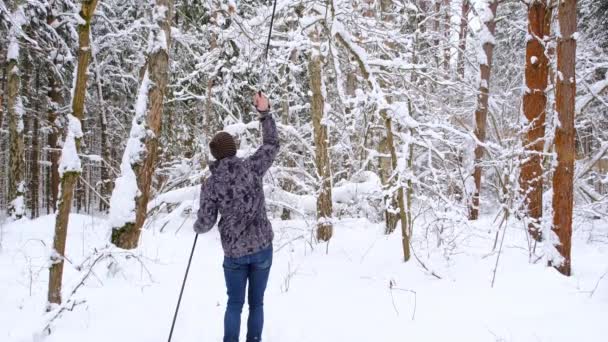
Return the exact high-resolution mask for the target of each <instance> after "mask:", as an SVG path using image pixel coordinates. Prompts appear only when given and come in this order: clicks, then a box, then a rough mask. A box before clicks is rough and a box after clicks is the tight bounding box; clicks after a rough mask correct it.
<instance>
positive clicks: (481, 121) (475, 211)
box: [469, 0, 498, 220]
mask: <svg viewBox="0 0 608 342" xmlns="http://www.w3.org/2000/svg"><path fill="white" fill-rule="evenodd" d="M497 8H498V0H486V2H485V3H484V4H483V6H482V9H481V10H480V16H481V20H482V22H483V24H482V25H481V32H479V39H480V44H481V50H480V51H479V56H478V59H479V69H480V76H481V77H480V82H479V95H478V97H477V109H476V110H475V136H476V137H477V140H478V141H479V142H481V143H483V142H485V140H486V121H487V116H488V100H489V97H490V73H491V72H492V57H493V54H494V45H495V44H496V40H495V38H494V33H495V31H496V21H495V18H496V9H497ZM483 155H484V147H483V146H481V145H480V144H477V145H476V146H475V170H474V171H473V180H474V183H475V187H474V189H473V194H472V198H471V199H470V203H469V219H471V220H477V218H478V217H479V193H480V191H481V173H482V167H481V162H482V159H483Z"/></svg>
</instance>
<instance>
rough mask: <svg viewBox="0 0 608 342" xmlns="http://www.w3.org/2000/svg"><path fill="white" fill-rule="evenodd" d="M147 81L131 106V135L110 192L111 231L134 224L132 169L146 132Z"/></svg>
mask: <svg viewBox="0 0 608 342" xmlns="http://www.w3.org/2000/svg"><path fill="white" fill-rule="evenodd" d="M150 83H151V81H150V78H149V75H148V71H146V73H145V75H144V78H143V80H142V83H141V86H140V88H139V93H138V96H137V102H136V103H135V116H134V117H133V121H132V123H131V132H130V134H129V140H127V146H126V148H125V152H124V154H123V156H122V162H121V164H120V176H119V177H118V178H117V179H116V182H115V187H114V191H112V197H111V198H110V218H109V222H110V225H111V226H112V227H117V228H118V227H122V226H124V225H125V224H126V223H130V222H135V199H136V198H137V196H138V195H139V193H140V191H139V187H138V185H137V176H136V175H135V172H134V171H133V165H135V164H137V163H139V162H140V161H141V158H142V155H143V153H144V152H145V148H146V146H145V145H144V139H145V137H146V134H147V130H146V127H145V125H146V121H145V120H146V111H147V107H148V90H149V87H150Z"/></svg>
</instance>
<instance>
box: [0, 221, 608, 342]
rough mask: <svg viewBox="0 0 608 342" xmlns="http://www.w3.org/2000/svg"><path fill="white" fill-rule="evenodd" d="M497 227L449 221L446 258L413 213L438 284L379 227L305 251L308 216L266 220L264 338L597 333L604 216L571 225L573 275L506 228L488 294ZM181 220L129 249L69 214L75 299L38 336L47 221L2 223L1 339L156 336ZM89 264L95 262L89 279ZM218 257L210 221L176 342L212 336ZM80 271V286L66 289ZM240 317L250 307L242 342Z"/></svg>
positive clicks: (187, 233)
mask: <svg viewBox="0 0 608 342" xmlns="http://www.w3.org/2000/svg"><path fill="white" fill-rule="evenodd" d="M492 221H493V216H485V217H482V219H481V220H480V221H479V222H477V223H475V224H474V225H472V226H470V227H465V226H460V227H456V231H455V233H456V234H457V236H459V237H460V244H462V245H463V246H462V247H460V248H458V249H457V250H456V251H454V253H453V254H452V255H451V257H450V258H449V259H446V258H444V257H443V256H441V255H440V254H439V253H438V251H437V250H436V249H435V247H434V244H431V245H427V244H426V243H425V242H424V234H425V231H426V229H427V228H428V227H427V226H426V225H422V222H424V220H422V219H421V220H420V221H419V222H421V223H420V224H421V225H420V226H417V227H416V228H415V234H416V235H415V237H414V241H413V242H412V246H413V247H414V248H415V249H414V251H415V252H416V255H417V257H418V258H420V259H421V261H422V262H424V263H425V265H426V266H427V268H428V269H429V270H430V271H432V272H433V273H435V274H436V275H438V276H440V277H441V279H437V278H436V277H434V276H432V275H431V274H430V272H429V271H426V270H424V269H423V268H422V267H421V266H420V264H419V263H418V262H417V261H416V260H415V259H412V260H410V261H409V262H407V263H403V262H402V261H401V236H400V233H399V232H398V231H397V232H395V233H393V234H392V235H390V236H385V235H384V234H383V233H382V230H383V226H382V225H376V224H371V223H370V222H368V221H366V220H363V219H348V218H345V219H341V220H339V219H335V220H334V221H333V223H334V237H333V239H332V241H331V243H330V244H329V245H326V244H316V243H313V244H312V245H311V244H310V243H309V239H310V236H311V235H310V234H311V231H310V229H311V228H312V227H311V226H310V224H312V222H310V223H307V222H305V221H301V220H294V221H279V220H274V221H273V225H274V229H275V232H276V239H275V244H274V246H275V256H274V262H273V267H272V269H271V275H270V280H269V284H268V287H267V292H266V296H265V311H266V319H265V321H266V323H265V328H264V329H265V330H264V340H265V341H269V342H281V341H289V342H310V341H315V342H335V341H352V342H369V341H382V342H392V341H395V342H397V341H403V340H404V339H407V340H412V341H422V342H427V341H428V342H434V341H446V340H450V341H471V342H477V341H479V342H486V341H517V342H536V341H552V342H570V341H572V340H580V341H585V342H602V341H604V340H605V336H606V334H607V333H608V327H606V324H605V317H606V313H607V303H608V281H607V279H603V280H602V278H601V277H602V275H605V272H606V270H607V269H608V261H607V260H608V248H607V247H606V245H605V244H601V243H590V242H589V241H592V240H593V239H590V237H592V235H594V236H602V235H604V236H605V234H608V224H607V223H606V222H602V221H592V222H582V221H578V224H577V225H576V226H575V234H574V241H573V242H574V244H573V251H574V252H575V257H574V259H573V267H574V268H573V269H574V271H575V272H574V275H573V276H572V277H570V278H567V277H563V276H561V275H559V274H558V273H557V272H556V271H555V270H553V269H552V268H548V267H546V266H545V264H544V261H540V262H538V263H535V264H531V263H529V261H528V252H527V247H526V246H527V242H526V238H525V235H524V232H523V229H522V228H521V226H522V225H521V223H519V222H511V223H510V225H509V229H508V230H507V236H506V239H505V248H504V250H503V251H502V255H501V259H500V263H499V267H498V272H497V278H496V283H495V286H494V287H493V288H492V287H490V281H491V275H492V270H493V268H494V264H495V254H492V253H490V248H491V245H492V243H493V239H494V234H488V229H487V227H488V226H492V225H493V223H492ZM182 222H183V221H182V220H176V222H175V223H171V224H170V225H169V226H168V227H167V228H166V230H165V232H164V233H160V232H159V224H152V225H151V226H150V229H146V230H144V231H143V232H142V239H141V246H140V247H139V248H138V249H137V250H135V251H133V254H131V253H130V252H125V251H122V250H118V249H113V248H111V247H110V248H108V247H106V246H107V237H108V234H109V232H110V229H111V227H110V225H108V222H106V221H104V220H102V219H100V218H97V217H91V216H84V215H77V214H72V215H71V218H70V226H69V229H68V239H67V248H66V251H67V252H66V253H67V254H66V257H67V258H66V259H68V260H70V262H68V263H66V265H65V275H64V282H63V284H64V290H63V297H64V300H66V301H67V300H69V301H70V303H72V304H74V303H80V304H77V305H74V307H73V309H72V310H71V311H69V310H68V311H65V312H64V313H63V314H62V315H60V317H59V318H58V319H56V320H54V321H53V322H52V323H51V332H52V333H51V335H49V336H46V337H44V335H43V334H42V330H43V328H44V327H45V326H46V325H47V323H48V322H49V320H50V319H51V317H52V316H53V315H54V314H55V312H51V313H48V314H47V313H45V308H46V291H47V275H48V269H47V267H48V266H49V265H48V264H49V253H52V250H51V249H50V248H49V246H51V245H52V234H53V233H52V232H53V223H54V216H45V217H42V218H40V219H37V220H34V221H29V220H22V221H19V222H15V223H10V224H8V225H4V226H3V231H4V233H3V234H4V237H3V240H2V241H3V242H2V243H3V245H2V248H3V249H2V250H1V252H0V293H2V294H3V295H2V296H0V307H2V310H0V326H1V327H2V329H0V340H2V341H5V342H25V341H28V342H29V341H32V342H33V341H42V340H43V341H45V342H72V341H74V342H75V341H83V340H86V341H90V342H106V341H129V342H148V341H158V340H162V339H165V338H166V337H167V336H168V332H169V328H170V325H171V320H172V318H173V310H174V308H175V303H176V301H177V296H178V294H179V289H180V286H181V281H182V279H183V273H184V271H185V267H186V262H187V259H188V256H189V252H190V247H191V245H192V239H193V237H194V235H193V232H192V230H191V226H192V224H193V221H192V219H190V218H186V222H185V223H183V228H182V229H180V230H179V231H178V229H179V227H180V226H182ZM429 227H430V226H429ZM517 227H519V228H517ZM489 253H490V254H489ZM128 255H132V256H131V257H128ZM110 256H111V257H110ZM97 258H100V261H99V262H98V263H97V265H96V266H95V267H94V269H93V272H92V273H90V275H89V276H88V277H85V276H86V275H87V274H88V273H89V265H90V264H91V263H92V262H93V261H94V260H95V259H97ZM221 262H222V250H221V246H220V240H219V233H218V232H217V230H216V229H214V230H212V231H211V232H210V233H209V234H206V235H201V236H200V237H199V239H198V245H197V248H196V251H195V254H194V258H193V262H192V267H191V268H190V274H189V277H188V281H187V284H186V288H185V292H184V296H183V300H182V304H181V309H180V312H179V315H178V317H177V323H176V327H175V332H174V336H173V340H174V341H180V342H189V341H192V342H194V341H220V340H221V338H222V327H223V323H222V322H223V313H224V310H225V305H226V291H225V285H224V277H223V271H222V267H221ZM76 266H82V268H80V270H79V269H78V268H77V267H76ZM83 278H86V280H85V281H84V285H83V286H82V287H80V288H79V289H78V290H77V291H76V293H75V294H74V295H72V296H70V293H71V292H72V290H73V289H74V288H76V286H77V285H78V284H79V283H80V282H81V281H82V279H83ZM530 303H533V305H531V304H530ZM59 308H61V307H60V306H56V307H54V309H55V310H58V309H59ZM246 316H247V307H245V308H244V313H243V321H242V329H241V332H242V336H243V337H244V334H245V330H246V328H245V326H246V323H245V322H246ZM286 316H288V317H289V319H285V317H286ZM134 317H135V318H136V319H134ZM566 323H567V324H566ZM311 327H314V329H313V328H311Z"/></svg>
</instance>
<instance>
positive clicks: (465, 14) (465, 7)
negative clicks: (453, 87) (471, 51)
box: [457, 0, 471, 79]
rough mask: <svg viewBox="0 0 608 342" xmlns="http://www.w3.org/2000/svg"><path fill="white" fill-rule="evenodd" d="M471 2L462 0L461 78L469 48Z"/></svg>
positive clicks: (460, 36) (459, 61) (458, 69)
mask: <svg viewBox="0 0 608 342" xmlns="http://www.w3.org/2000/svg"><path fill="white" fill-rule="evenodd" d="M470 11H471V3H470V2H469V0H462V9H461V12H460V30H459V31H458V62H457V63H458V64H457V71H458V75H459V76H460V78H461V79H464V55H465V52H466V49H467V32H468V30H469V12H470Z"/></svg>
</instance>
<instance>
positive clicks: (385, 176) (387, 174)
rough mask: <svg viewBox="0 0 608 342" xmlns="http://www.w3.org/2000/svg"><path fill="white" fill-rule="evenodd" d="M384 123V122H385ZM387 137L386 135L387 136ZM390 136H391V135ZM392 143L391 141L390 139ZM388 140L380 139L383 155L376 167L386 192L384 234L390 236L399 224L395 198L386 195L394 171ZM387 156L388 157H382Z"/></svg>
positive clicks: (391, 184) (384, 112) (391, 183)
mask: <svg viewBox="0 0 608 342" xmlns="http://www.w3.org/2000/svg"><path fill="white" fill-rule="evenodd" d="M382 117H383V118H384V117H386V110H383V114H382ZM385 123H386V122H385ZM391 133H392V132H391ZM387 135H388V134H387ZM391 135H392V134H391ZM390 142H391V143H392V139H390ZM389 145H390V143H389V139H388V137H387V136H384V137H383V138H382V141H381V142H380V153H382V154H383V156H382V157H380V158H378V159H379V165H378V173H379V174H380V180H381V181H382V185H383V186H384V190H385V191H386V192H387V193H386V194H385V195H384V223H385V227H384V233H385V234H391V233H392V232H394V231H395V228H397V223H398V222H399V213H398V211H397V208H398V207H399V204H398V202H397V196H394V195H393V194H388V191H390V190H392V189H393V188H394V186H395V182H394V177H393V176H394V175H393V172H394V169H393V162H392V154H391V150H394V149H395V147H394V146H389ZM384 155H388V156H384Z"/></svg>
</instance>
